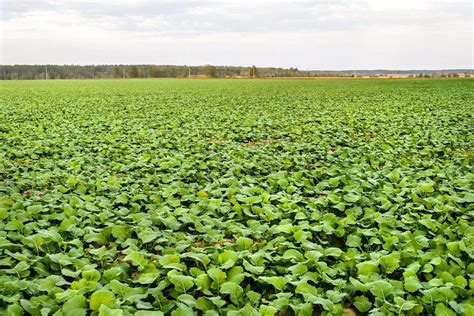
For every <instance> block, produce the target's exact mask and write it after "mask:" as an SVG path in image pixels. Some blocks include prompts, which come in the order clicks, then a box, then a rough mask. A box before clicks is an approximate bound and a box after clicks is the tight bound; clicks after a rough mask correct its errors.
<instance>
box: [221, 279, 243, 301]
mask: <svg viewBox="0 0 474 316" xmlns="http://www.w3.org/2000/svg"><path fill="white" fill-rule="evenodd" d="M219 292H220V293H222V294H229V295H230V299H231V301H232V302H233V303H235V304H238V301H239V298H240V297H242V295H243V293H244V290H243V289H242V287H241V286H240V285H238V284H235V283H233V282H224V283H223V284H222V286H221V288H220V290H219Z"/></svg>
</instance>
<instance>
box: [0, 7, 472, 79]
mask: <svg viewBox="0 0 474 316" xmlns="http://www.w3.org/2000/svg"><path fill="white" fill-rule="evenodd" d="M473 11H474V8H473V2H472V1H470V0H346V1H342V0H332V1H330V0H312V1H305V0H301V1H298V0H293V1H283V0H229V1H225V0H206V1H203V0H184V1H171V0H110V1H109V0H0V12H1V13H0V14H1V15H0V45H1V47H0V64H3V65H5V64H179V65H204V64H213V65H234V66H247V65H257V66H262V67H263V66H276V67H297V68H298V69H301V70H307V69H314V70H323V69H324V70H327V69H330V70H342V69H449V68H474V66H473V60H474V57H473V42H474V38H473Z"/></svg>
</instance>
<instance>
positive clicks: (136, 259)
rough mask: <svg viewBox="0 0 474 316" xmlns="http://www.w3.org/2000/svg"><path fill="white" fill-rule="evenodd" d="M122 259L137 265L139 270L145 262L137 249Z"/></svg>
mask: <svg viewBox="0 0 474 316" xmlns="http://www.w3.org/2000/svg"><path fill="white" fill-rule="evenodd" d="M124 260H125V261H130V262H131V263H132V264H133V265H134V266H137V267H138V270H139V271H141V270H143V269H144V268H145V266H146V264H147V261H146V259H145V258H144V257H143V255H142V254H141V253H140V252H138V251H132V252H131V253H129V254H128V255H127V256H126V257H125V258H124Z"/></svg>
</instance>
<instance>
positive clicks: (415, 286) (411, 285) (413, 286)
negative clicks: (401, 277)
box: [403, 276, 422, 293]
mask: <svg viewBox="0 0 474 316" xmlns="http://www.w3.org/2000/svg"><path fill="white" fill-rule="evenodd" d="M403 285H404V287H405V289H406V290H407V291H408V292H410V293H413V292H416V291H417V290H419V289H421V288H422V285H421V283H420V281H419V280H418V278H417V277H416V276H409V277H407V278H405V281H404V283H403Z"/></svg>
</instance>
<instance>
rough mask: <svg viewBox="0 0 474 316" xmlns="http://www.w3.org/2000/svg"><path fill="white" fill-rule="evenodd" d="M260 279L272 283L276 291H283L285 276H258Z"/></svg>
mask: <svg viewBox="0 0 474 316" xmlns="http://www.w3.org/2000/svg"><path fill="white" fill-rule="evenodd" d="M259 279H260V280H262V281H264V282H266V283H268V284H271V285H273V287H275V289H277V290H278V291H280V292H283V291H284V290H285V288H286V282H287V281H286V278H285V277H282V276H280V277H278V276H274V277H260V278H259Z"/></svg>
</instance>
